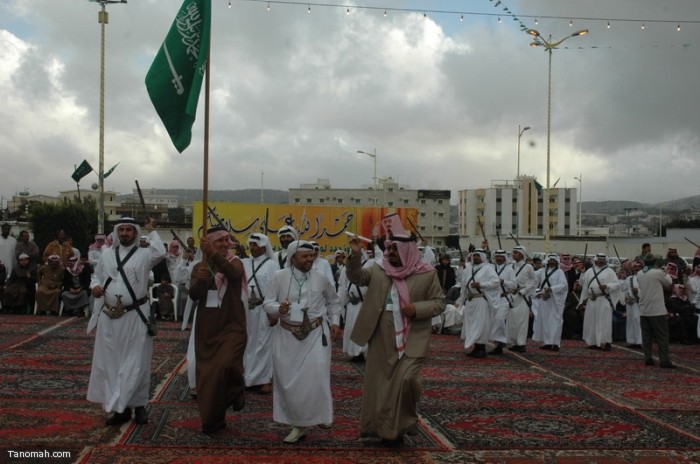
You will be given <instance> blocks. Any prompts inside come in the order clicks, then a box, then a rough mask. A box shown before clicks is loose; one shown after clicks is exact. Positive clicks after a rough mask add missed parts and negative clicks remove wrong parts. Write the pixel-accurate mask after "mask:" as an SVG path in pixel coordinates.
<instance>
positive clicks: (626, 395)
mask: <svg viewBox="0 0 700 464" xmlns="http://www.w3.org/2000/svg"><path fill="white" fill-rule="evenodd" d="M86 324H87V321H86V320H85V319H75V318H59V317H56V316H20V315H0V347H2V351H0V357H1V358H0V362H1V365H2V369H1V370H0V453H1V454H0V462H13V463H17V462H50V463H54V462H56V463H63V462H78V463H81V464H88V463H92V464H104V463H120V464H126V463H323V464H325V463H363V464H374V463H464V462H479V463H491V462H494V463H496V462H498V463H511V464H513V463H528V462H545V463H567V464H569V463H570V464H574V463H576V464H579V463H650V464H651V463H697V462H700V346H676V345H673V346H672V358H673V360H674V362H676V363H677V364H678V365H679V366H680V367H679V368H678V369H675V370H666V369H660V368H658V367H644V366H643V362H642V361H643V358H642V355H641V353H640V352H639V351H638V350H631V349H626V348H623V347H619V346H615V347H614V348H613V351H612V352H610V353H604V352H600V351H591V350H587V349H585V346H584V345H583V343H582V342H574V341H564V343H563V346H562V351H561V352H559V353H553V352H548V351H542V350H539V349H537V347H536V346H535V345H534V344H529V345H528V353H527V354H524V355H515V354H513V353H508V354H506V355H504V356H490V357H487V358H486V359H482V360H477V359H472V358H470V357H467V356H466V355H465V353H464V350H463V348H462V345H461V343H460V340H459V338H458V337H455V336H444V335H439V336H434V339H433V343H432V353H431V357H430V359H429V360H428V362H427V363H426V367H425V368H424V370H423V376H424V379H423V384H424V395H423V398H422V399H421V402H420V413H421V418H422V421H421V428H420V431H419V433H418V434H417V435H415V436H411V437H408V439H407V441H406V442H405V443H403V444H402V445H399V446H396V447H392V448H387V447H384V446H380V445H379V444H378V443H377V442H374V441H369V442H367V441H363V440H360V439H359V436H358V435H359V431H358V430H359V424H358V420H359V411H360V397H361V393H362V378H363V369H364V365H362V364H352V363H349V362H348V361H347V357H346V356H344V355H343V354H342V353H341V352H340V350H339V344H338V343H336V345H335V347H334V353H333V355H334V362H333V368H332V383H333V395H334V400H335V421H334V426H333V427H332V428H331V429H328V430H324V429H320V428H318V429H312V430H310V431H309V433H308V435H307V437H306V439H305V440H304V441H302V442H300V443H298V444H296V445H292V446H290V445H285V444H283V443H282V441H281V440H282V438H283V437H284V436H285V435H286V433H287V432H288V427H286V426H283V425H279V424H275V423H274V422H273V421H272V398H271V397H270V396H269V395H259V394H256V393H250V394H248V395H247V400H246V407H245V409H244V410H243V411H241V412H240V413H233V412H230V413H229V414H228V416H227V423H228V426H227V428H226V429H225V430H223V431H222V432H221V433H218V434H215V435H213V436H207V435H203V434H202V433H201V432H200V426H201V424H200V422H199V415H198V410H197V404H196V402H195V401H193V400H192V399H191V398H190V396H189V389H188V386H187V379H186V373H185V369H184V367H185V365H184V356H185V352H186V349H187V339H188V337H189V332H180V330H179V324H177V323H165V324H161V331H160V333H159V335H158V337H157V338H156V344H155V350H154V359H153V378H152V382H151V390H152V392H151V393H152V395H151V397H152V401H151V403H150V404H149V406H148V408H149V412H150V419H151V420H150V423H149V424H147V425H145V426H136V425H134V424H127V425H124V426H122V427H121V428H109V427H105V426H104V425H103V424H104V418H105V415H104V413H103V412H102V410H101V408H100V407H99V406H98V405H95V404H92V403H88V402H87V401H86V400H85V394H86V390H87V382H88V378H89V373H90V363H91V357H92V345H93V335H87V334H86V333H85V326H86ZM18 451H23V452H29V451H35V452H48V453H53V452H59V451H60V452H66V451H67V452H69V453H70V456H71V457H70V458H57V457H53V458H48V459H39V458H35V459H19V458H16V455H15V457H12V454H11V453H12V452H18Z"/></svg>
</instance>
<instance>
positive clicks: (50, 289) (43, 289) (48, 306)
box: [36, 255, 64, 314]
mask: <svg viewBox="0 0 700 464" xmlns="http://www.w3.org/2000/svg"><path fill="white" fill-rule="evenodd" d="M63 272H64V269H63V267H62V266H61V258H60V257H59V256H58V255H51V256H49V258H48V262H47V263H46V264H44V265H43V266H41V267H40V268H39V271H38V273H37V277H38V281H39V285H38V287H37V289H36V306H37V309H38V310H39V311H47V312H49V311H52V312H55V313H56V314H58V310H59V305H60V297H61V286H62V285H63Z"/></svg>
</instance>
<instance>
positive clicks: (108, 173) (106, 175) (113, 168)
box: [102, 163, 119, 179]
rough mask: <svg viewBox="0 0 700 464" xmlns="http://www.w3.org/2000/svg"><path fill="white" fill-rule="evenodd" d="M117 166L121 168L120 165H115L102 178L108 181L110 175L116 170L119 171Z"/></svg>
mask: <svg viewBox="0 0 700 464" xmlns="http://www.w3.org/2000/svg"><path fill="white" fill-rule="evenodd" d="M117 166H119V163H117V164H115V165H114V166H112V168H111V169H110V170H109V171H107V172H105V173H104V175H103V176H102V178H103V179H106V178H107V177H108V176H109V175H110V174H112V173H113V172H114V170H115V169H117Z"/></svg>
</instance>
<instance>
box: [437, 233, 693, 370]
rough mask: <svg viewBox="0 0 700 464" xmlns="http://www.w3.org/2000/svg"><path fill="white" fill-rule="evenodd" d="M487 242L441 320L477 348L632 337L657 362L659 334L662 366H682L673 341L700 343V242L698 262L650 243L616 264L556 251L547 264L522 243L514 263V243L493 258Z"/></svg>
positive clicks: (440, 326)
mask: <svg viewBox="0 0 700 464" xmlns="http://www.w3.org/2000/svg"><path fill="white" fill-rule="evenodd" d="M482 246H483V248H482V249H476V250H474V251H472V252H470V253H469V256H468V257H467V259H466V260H464V261H463V262H462V263H461V264H460V266H459V268H458V269H457V272H456V283H455V284H454V286H453V287H452V288H451V289H446V293H447V295H448V305H447V309H446V310H445V312H444V313H443V315H442V317H441V318H437V319H436V320H435V321H434V323H435V326H434V328H435V330H436V331H444V332H448V333H459V334H460V335H461V339H462V340H464V348H465V349H466V350H467V351H468V353H469V356H472V357H475V358H484V357H486V355H487V354H494V355H500V354H503V348H504V347H507V349H509V350H512V351H514V352H520V353H525V352H526V347H525V341H526V340H527V338H528V337H531V338H532V340H534V341H537V342H539V343H540V347H539V348H540V349H543V350H550V351H554V352H558V351H560V350H561V340H562V338H565V339H573V340H583V342H584V343H585V344H586V346H587V347H588V348H589V349H591V350H600V351H604V352H608V351H611V350H612V344H613V342H614V341H618V342H626V344H627V347H630V348H637V349H643V350H644V355H645V363H646V364H647V365H653V363H654V362H653V358H652V354H651V341H652V339H653V340H656V341H657V342H658V344H659V350H660V353H659V358H660V366H661V367H665V368H672V367H675V365H673V363H671V361H670V358H669V356H668V343H682V344H697V343H699V342H700V339H699V338H698V337H700V322H699V320H698V315H699V314H700V249H699V250H698V253H697V254H696V256H695V258H694V260H693V264H692V268H690V267H688V266H687V263H686V262H685V260H683V259H682V258H680V257H679V256H678V253H677V250H675V249H673V248H670V249H669V250H668V252H667V254H666V257H665V258H663V257H661V256H657V255H654V254H652V253H651V246H650V245H649V244H648V243H645V244H644V245H643V247H642V252H641V253H640V255H639V256H637V257H636V258H634V259H632V260H623V262H622V263H621V266H620V268H619V269H617V270H613V269H612V268H611V267H610V266H609V264H608V259H607V256H606V255H605V254H604V253H597V254H596V255H595V256H594V257H593V258H592V259H591V260H589V259H586V258H584V257H582V256H572V255H571V254H569V253H551V254H549V255H548V256H547V257H546V259H545V262H544V263H540V262H537V261H536V260H533V259H529V258H528V256H527V251H526V250H525V248H524V247H522V246H516V247H515V248H514V249H513V250H512V261H511V262H510V263H506V260H507V253H506V252H505V251H504V250H496V251H495V253H493V256H494V258H493V262H489V260H488V257H487V256H488V255H487V251H488V243H487V242H484V243H482ZM489 254H490V253H489ZM442 258H443V259H445V258H446V259H445V260H444V263H445V264H446V263H447V262H449V261H448V260H449V256H447V255H445V256H443V257H442ZM437 268H438V269H444V265H438V266H437ZM439 272H441V271H439ZM446 274H447V273H446ZM649 276H653V277H654V279H650V278H649ZM487 345H491V346H493V349H492V350H491V351H490V352H487V351H486V347H487Z"/></svg>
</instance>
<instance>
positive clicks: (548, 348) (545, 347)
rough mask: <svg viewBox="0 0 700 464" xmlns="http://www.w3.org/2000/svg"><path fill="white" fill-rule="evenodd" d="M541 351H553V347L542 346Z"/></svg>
mask: <svg viewBox="0 0 700 464" xmlns="http://www.w3.org/2000/svg"><path fill="white" fill-rule="evenodd" d="M540 349H541V350H551V349H552V345H542V346H541V347H540Z"/></svg>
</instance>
